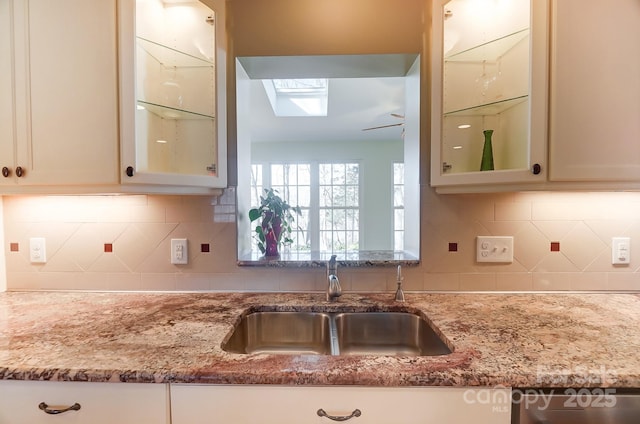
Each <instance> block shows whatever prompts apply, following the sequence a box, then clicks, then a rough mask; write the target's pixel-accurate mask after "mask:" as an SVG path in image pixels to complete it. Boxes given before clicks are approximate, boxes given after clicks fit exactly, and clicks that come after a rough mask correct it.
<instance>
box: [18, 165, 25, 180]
mask: <svg viewBox="0 0 640 424" xmlns="http://www.w3.org/2000/svg"><path fill="white" fill-rule="evenodd" d="M23 175H24V169H22V167H21V166H18V167H16V176H17V177H18V178H20V177H22V176H23Z"/></svg>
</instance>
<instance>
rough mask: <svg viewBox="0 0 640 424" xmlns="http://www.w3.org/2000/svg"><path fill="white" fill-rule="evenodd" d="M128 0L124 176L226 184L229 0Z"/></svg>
mask: <svg viewBox="0 0 640 424" xmlns="http://www.w3.org/2000/svg"><path fill="white" fill-rule="evenodd" d="M123 3H124V4H125V6H124V7H123V10H122V13H121V18H122V21H123V22H122V27H123V31H122V39H121V44H122V45H123V47H124V53H123V55H124V60H123V69H122V76H123V83H122V93H121V94H122V98H123V102H122V111H123V114H122V128H123V134H122V173H123V176H122V181H123V183H131V184H162V185H174V186H195V187H224V186H225V185H226V177H227V175H226V131H225V128H226V127H225V124H226V122H225V121H226V118H225V113H224V112H225V90H226V85H225V79H224V74H225V57H224V55H225V54H226V48H225V43H224V37H225V34H224V28H223V26H224V1H218V0H213V1H207V2H206V4H205V2H200V1H184V0H126V1H124V2H123Z"/></svg>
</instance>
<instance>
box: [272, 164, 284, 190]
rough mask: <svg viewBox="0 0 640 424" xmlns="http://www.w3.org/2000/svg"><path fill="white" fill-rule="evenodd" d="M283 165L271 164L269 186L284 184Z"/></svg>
mask: <svg viewBox="0 0 640 424" xmlns="http://www.w3.org/2000/svg"><path fill="white" fill-rule="evenodd" d="M283 167H284V165H275V164H273V165H271V187H274V186H280V187H282V186H284V168H283Z"/></svg>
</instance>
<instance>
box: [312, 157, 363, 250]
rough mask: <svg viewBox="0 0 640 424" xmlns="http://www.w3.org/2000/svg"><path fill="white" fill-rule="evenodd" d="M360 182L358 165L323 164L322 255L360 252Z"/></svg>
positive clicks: (321, 173) (320, 186)
mask: <svg viewBox="0 0 640 424" xmlns="http://www.w3.org/2000/svg"><path fill="white" fill-rule="evenodd" d="M358 180H359V167H358V164H357V163H322V164H320V166H319V188H320V204H319V207H320V210H319V212H320V251H331V252H334V251H352V250H358V246H359V230H360V209H359V191H360V186H359V181H358Z"/></svg>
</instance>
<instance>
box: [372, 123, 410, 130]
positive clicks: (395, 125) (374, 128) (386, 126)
mask: <svg viewBox="0 0 640 424" xmlns="http://www.w3.org/2000/svg"><path fill="white" fill-rule="evenodd" d="M400 125H402V123H397V124H390V125H381V126H379V127H371V128H363V129H362V131H369V130H379V129H381V128H389V127H398V126H400Z"/></svg>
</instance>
